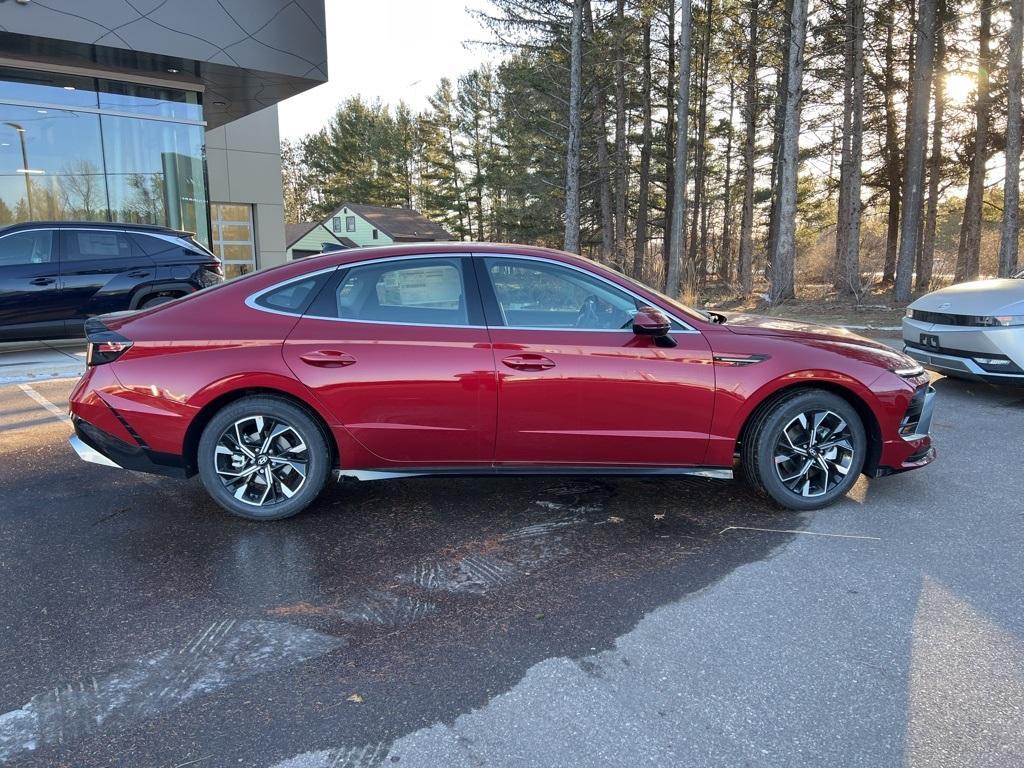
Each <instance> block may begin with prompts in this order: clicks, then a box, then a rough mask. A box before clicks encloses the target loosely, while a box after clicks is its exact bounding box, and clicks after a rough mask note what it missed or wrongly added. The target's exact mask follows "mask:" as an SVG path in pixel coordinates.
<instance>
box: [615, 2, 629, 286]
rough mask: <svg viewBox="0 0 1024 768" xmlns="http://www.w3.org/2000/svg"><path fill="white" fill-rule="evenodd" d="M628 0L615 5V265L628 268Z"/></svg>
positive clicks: (623, 268)
mask: <svg viewBox="0 0 1024 768" xmlns="http://www.w3.org/2000/svg"><path fill="white" fill-rule="evenodd" d="M625 7H626V0H618V3H617V4H616V8H615V18H616V24H617V28H616V30H615V265H616V266H617V267H618V268H619V269H621V270H623V271H625V269H626V168H627V166H628V165H629V156H628V155H627V152H626V68H625V57H626V42H625V37H626V16H625Z"/></svg>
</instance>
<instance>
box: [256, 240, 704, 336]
mask: <svg viewBox="0 0 1024 768" xmlns="http://www.w3.org/2000/svg"><path fill="white" fill-rule="evenodd" d="M473 257H483V258H499V259H528V260H531V261H542V262H544V263H545V264H551V265H553V266H556V267H566V268H568V269H574V270H576V271H577V272H581V273H583V274H585V275H590V276H591V277H593V278H595V279H597V280H601V281H602V282H605V283H608V285H610V286H612V287H613V288H617V289H618V290H620V291H623V292H625V293H627V294H629V295H630V296H632V297H633V298H635V299H637V300H639V301H643V302H647V301H648V299H646V298H644V297H643V296H641V295H639V294H638V293H634V292H633V291H631V290H629V289H628V288H623V287H622V286H621V285H619V284H618V283H616V282H615V281H613V280H609V279H608V278H606V277H603V276H601V275H597V274H594V273H593V272H590V271H589V270H586V269H583V268H582V267H577V266H575V265H573V264H566V263H565V262H562V261H556V260H553V259H548V258H544V257H543V256H515V255H512V254H506V253H497V254H495V253H477V252H473V253H449V254H446V253H416V254H410V255H408V256H384V257H383V258H382V257H380V256H377V257H376V258H370V259H363V260H361V261H353V262H351V263H348V264H338V265H337V266H333V267H325V268H324V269H318V270H316V271H315V272H307V273H305V274H303V275H300V276H298V277H293V278H289V279H288V280H282V281H281V282H280V283H274V284H273V285H271V286H268V287H266V288H262V289H260V290H259V291H257V292H256V293H253V294H250V295H249V296H248V297H246V299H245V305H246V306H247V307H249V308H250V309H255V310H257V311H258V312H269V313H270V314H273V315H286V316H288V317H308V318H311V319H314V320H329V321H331V322H335V323H357V324H362V325H404V326H408V327H411V328H486V329H489V328H498V329H505V330H514V331H549V332H550V331H558V332H563V331H569V332H574V333H632V332H631V331H630V330H629V329H628V328H537V327H529V326H518V325H494V326H488V325H486V324H484V325H461V324H459V325H456V324H451V323H399V322H394V321H391V320H353V319H352V318H345V317H325V316H323V315H313V314H309V313H306V314H297V313H295V312H283V311H281V310H277V309H268V308H267V307H263V306H260V305H259V304H256V300H257V299H259V298H260V296H262V295H263V294H265V293H269V292H270V291H274V290H277V289H278V288H283V287H284V286H286V285H290V284H291V283H295V282H298V281H300V280H306V279H308V278H310V277H315V276H316V275H320V274H323V273H325V272H333V271H335V270H339V269H346V270H347V269H351V268H352V267H360V266H364V265H366V264H374V263H382V262H390V261H410V260H413V259H444V258H458V259H466V258H473ZM659 308H660V309H662V311H665V310H664V308H663V307H659ZM665 314H666V315H668V318H669V320H674V321H675V322H677V323H679V324H680V325H682V326H683V328H682V329H681V330H673V331H672V333H700V331H699V330H697V329H696V328H694V327H693V326H691V325H690V324H689V323H687V322H685V321H684V320H680V319H679V318H678V317H676V316H675V315H674V314H672V313H671V312H668V311H665Z"/></svg>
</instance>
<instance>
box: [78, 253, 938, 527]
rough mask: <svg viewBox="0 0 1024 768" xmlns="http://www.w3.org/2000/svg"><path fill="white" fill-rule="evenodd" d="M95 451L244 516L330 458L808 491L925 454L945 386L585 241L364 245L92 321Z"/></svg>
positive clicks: (370, 471)
mask: <svg viewBox="0 0 1024 768" xmlns="http://www.w3.org/2000/svg"><path fill="white" fill-rule="evenodd" d="M87 334H88V341H89V351H88V369H87V371H86V373H85V376H83V378H82V380H81V381H80V382H79V383H78V386H77V387H76V389H75V392H74V394H73V395H72V399H71V414H72V418H73V421H74V427H75V435H74V436H73V437H72V438H71V444H72V445H73V446H74V448H75V450H76V451H77V452H78V454H79V455H80V456H81V457H82V458H83V459H85V460H87V461H93V462H97V463H100V464H105V465H108V466H116V467H123V468H126V469H133V470H140V471H145V472H156V473H159V474H166V475H173V476H178V477H189V476H191V475H193V474H196V473H198V474H199V476H200V477H201V478H202V481H203V484H204V485H205V486H206V489H207V491H208V492H209V493H210V495H211V496H212V497H213V498H214V499H215V500H216V501H217V502H218V503H219V504H220V505H221V506H223V507H224V508H225V509H227V510H228V511H230V512H233V513H235V514H236V515H240V516H242V517H246V518H251V519H258V520H273V519H280V518H284V517H288V516H290V515H294V514H295V513H297V512H299V511H300V510H302V509H304V508H305V507H306V506H308V505H309V504H310V503H312V502H313V500H314V499H315V498H316V497H317V495H318V494H319V493H320V491H321V490H322V489H323V487H324V484H325V483H326V482H327V480H328V478H329V477H330V476H331V475H332V472H333V473H335V474H339V475H344V476H351V477H355V478H359V479H383V478H396V477H407V476H410V475H502V474H513V475H523V474H556V473H557V474H591V475H610V474H628V475H651V474H654V475H671V474H690V475H703V476H707V477H723V478H728V477H732V475H733V469H734V467H737V466H738V467H739V469H740V470H741V471H742V473H743V476H744V477H745V478H746V480H747V481H748V483H749V484H750V485H751V486H752V487H753V488H754V489H755V490H757V491H758V492H759V493H761V494H764V495H766V496H768V497H769V498H771V499H772V500H774V501H775V502H777V503H778V504H780V505H782V506H784V507H789V508H792V509H799V510H807V509H815V508H818V507H822V506H825V505H826V504H829V503H831V502H833V501H835V500H836V499H838V498H839V497H840V496H842V495H844V494H845V493H846V492H847V491H848V490H849V489H850V487H851V486H852V485H853V483H854V482H856V479H857V476H858V475H859V474H861V473H862V472H863V473H865V474H867V475H868V476H871V477H878V476H881V475H886V474H891V473H893V472H902V471H904V470H908V469H914V468H917V467H921V466H924V465H925V464H928V463H929V462H930V461H931V460H932V459H933V458H934V456H935V452H934V449H933V448H932V446H931V438H930V437H929V435H928V427H929V422H930V421H931V413H932V406H933V398H934V390H932V389H931V388H930V386H929V380H928V377H927V375H926V374H925V373H924V371H923V370H922V369H921V367H920V366H919V365H918V364H917V363H916V362H914V361H913V360H911V359H909V358H908V357H906V356H904V355H902V354H900V353H898V352H895V351H893V350H892V349H890V348H888V347H886V346H884V345H882V344H878V343H876V342H873V341H870V340H868V339H864V338H861V337H859V336H856V335H854V334H851V333H847V332H844V331H839V330H832V329H827V328H823V327H818V326H812V325H806V324H801V323H794V322H788V321H784V320H778V319H774V318H759V317H753V316H749V315H722V314H718V313H708V312H699V311H696V310H693V309H690V308H688V307H685V306H683V305H681V304H678V303H676V302H675V301H673V300H671V299H669V298H667V297H665V296H663V295H661V294H659V293H657V292H655V291H653V290H651V289H650V288H647V287H645V286H643V285H640V284H639V283H636V282H633V281H632V280H630V279H628V278H626V277H624V276H622V275H621V274H618V273H617V272H615V271H613V270H611V269H608V268H606V267H604V266H601V265H599V264H596V263H594V262H591V261H588V260H586V259H583V258H579V257H577V256H572V255H570V254H566V253H560V252H557V251H550V250H546V249H541V248H529V247H521V246H509V245H492V244H488V245H483V244H469V243H438V244H430V245H424V244H417V245H412V246H409V245H406V246H395V247H382V248H374V249H372V250H367V249H364V250H353V251H345V252H338V253H331V254H325V255H322V256H318V257H314V258H310V259H304V260H302V261H298V262H293V263H290V264H286V265H284V266H281V267H277V268H274V269H269V270H266V271H263V272H256V273H254V274H251V275H248V276H246V277H244V278H241V279H237V280H233V281H231V282H228V283H224V284H223V285H220V286H217V287H213V288H209V289H207V290H205V291H202V292H199V293H196V294H193V295H190V296H187V297H185V298H183V299H179V300H177V301H174V302H171V303H169V304H165V305H163V306H160V307H157V308H155V309H151V310H146V311H142V312H134V313H122V314H115V315H106V316H104V317H100V318H95V319H93V320H91V321H90V322H89V324H88V326H87Z"/></svg>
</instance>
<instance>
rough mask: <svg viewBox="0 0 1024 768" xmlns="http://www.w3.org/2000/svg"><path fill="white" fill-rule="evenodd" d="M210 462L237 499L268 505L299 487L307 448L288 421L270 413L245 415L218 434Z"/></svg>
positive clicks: (286, 497)
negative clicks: (269, 414)
mask: <svg viewBox="0 0 1024 768" xmlns="http://www.w3.org/2000/svg"><path fill="white" fill-rule="evenodd" d="M213 462H214V469H215V470H216V472H217V476H218V477H219V478H220V479H221V482H223V483H224V486H225V488H227V489H228V491H229V492H230V493H231V494H232V495H233V496H234V497H235V498H236V499H238V500H239V501H241V502H242V503H244V504H250V505H252V506H255V507H267V506H272V505H274V504H277V503H279V502H282V501H285V500H287V499H290V498H291V497H292V496H294V495H295V494H296V493H298V492H299V491H300V490H301V489H302V486H303V485H304V484H305V482H306V474H307V470H308V467H309V448H308V447H307V445H306V441H305V440H303V439H302V436H301V435H300V434H299V433H298V432H297V431H296V429H295V428H294V427H293V426H291V425H290V424H288V423H287V422H285V421H283V420H281V419H279V418H275V417H271V416H247V417H245V418H244V419H239V420H238V421H236V422H234V423H233V424H232V425H231V426H229V427H228V428H227V429H225V430H224V432H223V433H222V434H221V436H220V438H219V439H218V440H217V446H216V449H215V451H214V457H213Z"/></svg>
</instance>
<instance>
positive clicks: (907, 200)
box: [893, 0, 935, 304]
mask: <svg viewBox="0 0 1024 768" xmlns="http://www.w3.org/2000/svg"><path fill="white" fill-rule="evenodd" d="M915 37H916V43H915V54H914V76H913V82H912V83H911V89H910V105H909V107H908V109H909V111H910V118H909V120H908V121H907V123H908V129H907V153H906V164H905V166H904V173H903V175H904V184H903V222H902V227H901V231H900V250H899V257H898V258H897V261H896V286H895V288H894V290H893V300H894V301H895V302H896V303H897V304H906V303H908V302H909V301H910V287H911V280H912V278H913V271H914V257H915V256H916V254H917V244H918V236H919V234H920V231H921V208H922V203H923V201H924V197H923V195H924V189H923V188H924V158H925V152H926V149H927V141H928V97H929V95H931V75H932V54H933V53H934V51H935V0H921V5H920V9H919V13H918V17H917V29H916V35H915Z"/></svg>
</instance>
